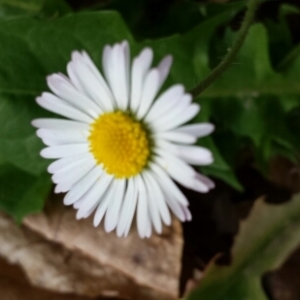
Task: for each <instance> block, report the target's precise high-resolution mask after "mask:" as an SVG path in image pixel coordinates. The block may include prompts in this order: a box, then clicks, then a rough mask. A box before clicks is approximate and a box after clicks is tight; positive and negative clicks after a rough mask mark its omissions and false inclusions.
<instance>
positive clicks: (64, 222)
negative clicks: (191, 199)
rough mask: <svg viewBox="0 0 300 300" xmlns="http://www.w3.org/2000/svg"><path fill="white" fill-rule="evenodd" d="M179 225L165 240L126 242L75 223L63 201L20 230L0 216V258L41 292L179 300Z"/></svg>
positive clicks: (135, 237)
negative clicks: (15, 266)
mask: <svg viewBox="0 0 300 300" xmlns="http://www.w3.org/2000/svg"><path fill="white" fill-rule="evenodd" d="M182 244H183V241H182V234H181V225H180V223H179V222H178V221H174V223H173V225H172V226H171V227H168V228H165V230H164V232H163V234H162V235H160V236H158V235H153V236H152V237H151V238H150V239H144V240H142V239H140V238H139V237H138V235H137V232H136V230H135V229H133V230H132V232H131V233H130V234H129V236H128V238H125V239H124V238H118V237H116V235H115V233H114V232H113V233H110V234H108V233H106V232H105V231H104V229H103V228H102V227H99V228H94V227H93V225H92V220H91V219H86V220H81V221H77V220H76V218H75V211H74V210H73V209H71V208H67V207H64V206H63V204H61V199H56V200H54V201H51V202H49V203H48V204H47V206H46V208H45V210H44V212H43V213H40V214H37V215H32V216H29V217H27V218H26V219H25V220H24V223H23V226H22V227H18V226H17V225H16V224H15V223H14V222H13V221H12V220H11V219H10V218H9V217H7V216H5V215H4V214H1V215H0V255H2V256H3V257H5V258H6V259H7V260H8V261H10V262H12V263H17V264H19V265H20V266H21V267H22V268H23V270H24V271H25V273H26V274H27V276H28V278H29V279H30V281H31V282H32V283H33V284H34V285H36V286H39V287H43V288H46V289H50V290H53V291H58V292H63V293H76V294H79V295H85V296H89V297H95V296H99V295H101V296H106V297H118V298H124V299H143V300H147V299H149V300H150V299H158V298H159V299H162V300H163V299H166V300H171V299H177V297H178V285H179V275H180V261H181V251H182Z"/></svg>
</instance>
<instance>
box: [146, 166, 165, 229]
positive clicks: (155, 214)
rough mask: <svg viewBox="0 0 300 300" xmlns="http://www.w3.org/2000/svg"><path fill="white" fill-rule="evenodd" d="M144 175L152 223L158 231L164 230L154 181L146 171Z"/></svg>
mask: <svg viewBox="0 0 300 300" xmlns="http://www.w3.org/2000/svg"><path fill="white" fill-rule="evenodd" d="M142 177H143V179H144V184H145V187H146V190H147V195H148V201H147V202H148V210H149V215H150V218H151V220H152V224H153V226H154V228H155V230H156V232H157V233H161V232H162V223H161V218H160V214H159V209H158V206H157V204H156V199H155V196H156V195H154V193H153V189H152V182H151V179H149V176H148V174H147V173H146V172H144V173H143V174H142Z"/></svg>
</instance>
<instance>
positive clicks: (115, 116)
mask: <svg viewBox="0 0 300 300" xmlns="http://www.w3.org/2000/svg"><path fill="white" fill-rule="evenodd" d="M88 139H89V141H90V150H91V152H92V153H93V155H94V157H95V159H96V160H97V162H98V163H99V164H103V168H104V169H105V171H106V172H107V173H108V174H112V175H114V176H115V177H117V178H129V177H131V176H135V175H137V174H139V173H140V172H141V170H142V169H143V168H144V167H145V166H146V164H147V162H148V159H149V156H150V149H149V148H150V143H149V139H148V134H147V131H146V130H145V128H144V126H143V124H141V123H140V122H138V121H136V120H134V119H133V118H132V117H131V116H130V115H128V114H127V113H124V112H121V111H116V112H111V113H105V114H103V115H101V116H99V118H98V119H96V120H95V122H94V123H92V124H91V132H90V135H89V138H88Z"/></svg>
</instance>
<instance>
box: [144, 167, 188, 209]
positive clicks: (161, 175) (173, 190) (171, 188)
mask: <svg viewBox="0 0 300 300" xmlns="http://www.w3.org/2000/svg"><path fill="white" fill-rule="evenodd" d="M149 167H150V169H151V170H152V171H153V173H154V174H155V175H156V178H157V182H160V183H161V184H163V186H164V189H165V190H167V191H168V192H169V193H170V194H171V195H172V196H173V197H174V198H176V199H177V200H178V201H179V202H180V203H182V204H183V205H188V201H187V199H186V197H185V196H184V194H183V193H182V192H181V191H180V189H179V188H178V187H177V186H176V185H175V183H174V182H173V181H172V180H171V179H170V177H169V176H168V175H167V173H166V172H165V171H164V170H163V168H161V167H160V166H159V165H158V164H156V163H152V164H150V166H149Z"/></svg>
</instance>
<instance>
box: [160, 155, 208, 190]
mask: <svg viewBox="0 0 300 300" xmlns="http://www.w3.org/2000/svg"><path fill="white" fill-rule="evenodd" d="M160 154H161V157H155V160H156V162H157V163H158V164H159V165H160V166H161V167H163V168H165V169H166V170H167V172H168V174H169V175H170V176H171V177H172V178H173V179H174V180H176V181H177V182H179V183H180V184H181V185H183V186H185V187H187V188H189V189H192V190H195V191H198V192H201V193H207V192H208V191H209V187H208V186H207V185H206V184H204V183H203V181H201V180H199V178H197V176H196V171H195V170H194V169H193V168H192V167H190V166H189V165H188V164H186V163H185V162H183V161H182V160H180V159H178V158H177V157H175V156H173V155H171V154H169V153H167V152H161V153H160Z"/></svg>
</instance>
